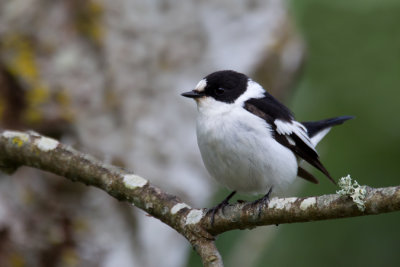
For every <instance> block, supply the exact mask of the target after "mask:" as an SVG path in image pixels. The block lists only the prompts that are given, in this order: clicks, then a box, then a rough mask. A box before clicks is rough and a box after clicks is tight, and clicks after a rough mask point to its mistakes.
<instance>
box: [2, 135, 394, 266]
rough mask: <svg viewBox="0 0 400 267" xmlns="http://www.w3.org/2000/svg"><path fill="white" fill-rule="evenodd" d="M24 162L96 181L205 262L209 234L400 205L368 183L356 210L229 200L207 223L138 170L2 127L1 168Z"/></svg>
mask: <svg viewBox="0 0 400 267" xmlns="http://www.w3.org/2000/svg"><path fill="white" fill-rule="evenodd" d="M23 165H26V166H31V167H35V168H38V169H41V170H45V171H49V172H52V173H54V174H58V175H61V176H64V177H66V178H68V179H70V180H71V181H77V182H81V183H84V184H86V185H92V186H96V187H98V188H101V189H102V190H104V191H106V192H107V193H108V194H110V195H111V196H113V197H115V198H116V199H118V200H123V201H127V202H129V203H132V204H134V205H135V206H136V207H138V208H140V209H142V210H144V211H146V212H147V213H149V214H150V215H152V216H153V217H155V218H157V219H159V220H161V221H162V222H164V223H166V224H167V225H169V226H170V227H172V228H173V229H175V230H176V231H177V232H178V233H180V234H182V235H183V236H184V237H185V238H186V239H187V240H188V241H189V242H190V243H191V245H192V246H193V248H194V249H195V250H196V251H197V253H198V254H199V255H200V257H201V258H202V261H203V264H204V266H223V263H222V259H221V256H220V254H219V252H218V250H217V248H216V246H215V243H214V239H215V236H216V235H218V234H220V233H223V232H226V231H229V230H233V229H246V228H254V227H256V226H261V225H271V224H283V223H294V222H307V221H316V220H327V219H335V218H345V217H353V216H362V215H370V214H379V213H384V212H391V211H398V210H400V186H397V187H387V188H378V189H373V188H367V194H366V198H365V207H366V208H365V210H364V211H360V210H359V209H358V208H357V206H356V205H355V203H354V202H353V201H352V200H351V198H347V197H341V196H339V195H337V194H335V195H324V196H318V197H308V198H273V199H271V201H270V202H269V203H268V205H267V206H262V204H261V203H260V204H257V205H253V204H250V203H236V204H231V205H229V206H227V207H226V208H225V209H224V212H221V211H219V212H218V213H217V214H216V215H215V221H214V225H211V218H210V214H207V213H206V209H194V208H192V207H190V206H189V205H187V204H186V203H184V202H183V201H181V200H180V199H179V198H178V197H176V196H173V195H170V194H168V193H166V192H163V191H162V190H161V189H159V188H158V187H156V186H154V185H152V184H151V183H150V182H149V181H148V180H146V179H144V178H142V177H140V176H138V175H135V174H133V173H130V172H128V171H126V170H124V169H121V168H118V167H115V166H111V165H107V164H104V163H102V162H100V161H99V160H97V159H95V158H93V157H91V156H89V155H87V154H84V153H81V152H78V151H76V150H75V149H73V148H71V147H69V146H66V145H63V144H61V143H59V142H58V141H56V140H54V139H51V138H48V137H44V136H41V135H39V134H37V133H33V132H26V133H23V132H15V131H5V132H3V133H1V134H0V168H1V169H3V170H5V171H8V172H10V171H12V170H15V169H16V168H18V167H19V166H23ZM260 210H261V212H259V211H260Z"/></svg>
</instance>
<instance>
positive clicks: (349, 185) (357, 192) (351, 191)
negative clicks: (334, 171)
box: [336, 175, 367, 211]
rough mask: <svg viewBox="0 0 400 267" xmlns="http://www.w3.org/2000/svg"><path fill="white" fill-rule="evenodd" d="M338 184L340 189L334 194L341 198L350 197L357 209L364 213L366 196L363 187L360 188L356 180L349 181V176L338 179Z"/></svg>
mask: <svg viewBox="0 0 400 267" xmlns="http://www.w3.org/2000/svg"><path fill="white" fill-rule="evenodd" d="M338 184H339V187H340V188H341V189H340V190H339V191H337V192H336V193H337V194H339V195H341V196H350V197H351V198H352V199H353V202H354V203H356V205H357V207H358V209H359V210H360V211H364V210H365V196H366V194H367V190H366V189H365V186H360V185H359V184H358V182H357V181H356V180H352V179H351V177H350V175H347V176H346V177H342V178H340V180H339V183H338Z"/></svg>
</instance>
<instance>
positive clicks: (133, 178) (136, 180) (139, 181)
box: [123, 174, 148, 189]
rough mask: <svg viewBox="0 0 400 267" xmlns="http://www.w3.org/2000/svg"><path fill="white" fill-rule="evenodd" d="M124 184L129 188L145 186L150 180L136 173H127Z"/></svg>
mask: <svg viewBox="0 0 400 267" xmlns="http://www.w3.org/2000/svg"><path fill="white" fill-rule="evenodd" d="M123 183H124V185H125V186H126V187H127V188H129V189H135V188H136V187H143V186H145V185H146V184H147V183H148V181H147V180H146V179H144V178H142V177H140V176H138V175H135V174H125V175H124V177H123Z"/></svg>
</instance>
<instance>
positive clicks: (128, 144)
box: [0, 0, 303, 267]
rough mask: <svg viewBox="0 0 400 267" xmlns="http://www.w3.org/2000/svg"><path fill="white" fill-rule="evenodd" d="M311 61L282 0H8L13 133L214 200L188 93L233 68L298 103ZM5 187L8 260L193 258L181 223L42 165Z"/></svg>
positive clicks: (5, 74)
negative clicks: (31, 133)
mask: <svg viewBox="0 0 400 267" xmlns="http://www.w3.org/2000/svg"><path fill="white" fill-rule="evenodd" d="M276 33H279V34H276ZM302 56H303V48H302V44H301V42H300V41H299V39H298V38H297V37H296V35H295V34H294V31H293V30H292V28H291V24H290V20H289V18H288V14H287V11H286V7H285V6H284V5H283V3H282V2H281V1H278V0H270V1H261V0H255V1H249V2H243V3H239V2H235V3H232V2H231V1H220V2H219V3H213V2H212V1H202V2H201V3H199V2H196V1H194V0H192V1H185V2H183V3H180V4H179V5H174V4H173V2H172V1H161V0H160V1H148V2H146V1H145V2H143V1H132V0H116V1H105V0H103V1H100V0H99V1H94V0H87V1H78V0H72V1H71V0H59V1H46V0H34V1H25V0H13V1H1V2H0V121H1V124H0V127H1V128H3V129H4V128H11V129H33V130H35V131H38V132H40V133H42V134H45V135H50V136H52V137H56V138H58V139H61V140H62V141H63V142H64V143H68V144H73V145H74V146H76V147H80V149H81V150H84V151H89V152H90V153H92V154H95V155H96V156H98V157H100V158H102V159H104V160H106V161H109V162H111V163H114V164H116V165H119V166H122V167H125V168H128V169H131V170H134V171H135V172H136V173H139V174H142V175H144V176H146V177H151V178H152V179H154V180H152V182H153V183H155V184H159V185H162V186H163V187H164V188H166V190H167V191H169V192H172V193H174V194H177V195H179V196H180V197H181V198H182V199H185V200H186V201H187V202H189V203H190V204H192V205H194V206H199V205H203V206H204V205H205V203H206V202H207V201H208V200H209V198H210V197H211V196H212V194H213V193H214V191H215V188H214V186H213V185H212V184H210V183H209V179H208V178H206V177H207V176H208V174H206V172H205V171H204V168H203V166H202V163H201V159H200V157H199V153H198V151H197V145H196V143H195V133H194V127H193V126H194V122H193V120H194V112H195V111H194V109H193V108H189V107H188V105H189V104H187V103H186V102H185V101H183V100H180V98H179V92H182V91H184V90H186V89H188V88H189V89H190V88H192V87H193V86H194V85H195V84H196V83H197V81H198V80H200V79H201V78H202V77H203V76H205V75H206V74H208V73H209V72H212V71H215V70H217V69H226V68H230V69H236V70H238V71H243V72H247V73H252V72H253V73H256V76H257V79H259V80H260V81H261V82H264V81H265V85H268V87H270V88H271V90H273V88H277V89H276V90H277V91H274V90H273V92H274V93H276V94H277V95H279V96H281V97H284V96H285V95H287V93H281V92H287V90H289V89H290V88H291V82H292V81H293V79H294V78H295V77H296V73H297V71H298V69H299V67H300V65H301V59H302ZM283 78H284V79H283ZM154 166H157V168H154ZM182 177H185V179H186V180H185V181H181V180H179V179H180V178H182ZM0 183H1V185H0V214H1V216H0V266H89V267H90V266H159V259H161V258H163V259H165V262H163V266H182V265H183V264H184V263H185V261H186V258H187V254H188V253H187V252H188V251H187V244H186V243H185V241H184V240H182V239H180V238H178V237H177V236H176V234H175V232H174V231H172V230H170V229H166V227H164V226H162V225H161V224H160V223H159V222H158V221H156V220H154V219H152V218H149V217H145V216H136V214H137V212H136V211H135V212H134V211H132V210H131V209H130V208H129V207H127V206H126V205H125V204H121V203H118V202H116V201H115V200H112V199H110V198H109V197H107V196H105V195H104V194H103V193H101V192H99V191H98V190H96V189H90V188H87V187H84V186H81V185H77V184H71V183H70V182H67V181H65V180H64V179H54V177H53V175H52V174H48V173H44V172H40V171H37V170H33V169H30V168H23V169H20V170H19V171H18V172H17V173H15V174H14V175H13V176H12V177H11V178H10V177H5V176H2V177H1V179H0ZM76 207H79V209H76ZM166 242H168V244H169V249H168V251H166V250H165V245H164V244H165V243H166ZM135 264H136V265H135Z"/></svg>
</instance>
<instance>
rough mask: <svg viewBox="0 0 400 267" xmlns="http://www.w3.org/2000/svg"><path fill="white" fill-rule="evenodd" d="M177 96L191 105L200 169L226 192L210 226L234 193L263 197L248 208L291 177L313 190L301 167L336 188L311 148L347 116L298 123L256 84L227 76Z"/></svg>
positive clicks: (223, 73) (277, 190) (239, 75)
mask: <svg viewBox="0 0 400 267" xmlns="http://www.w3.org/2000/svg"><path fill="white" fill-rule="evenodd" d="M181 95H182V96H184V97H187V98H192V99H194V100H195V102H196V104H197V111H198V112H197V119H196V134H197V143H198V147H199V150H200V153H201V157H202V160H203V162H204V165H205V167H206V169H207V170H208V172H209V174H210V175H211V176H212V177H213V178H214V179H215V180H216V181H217V182H219V183H220V184H222V185H223V186H225V187H226V188H228V189H230V190H232V192H231V193H230V194H229V195H228V196H227V197H226V198H225V199H224V200H223V201H222V202H221V203H219V204H218V205H216V206H215V207H214V208H211V209H209V211H208V212H211V213H212V218H211V220H212V224H213V222H214V216H215V213H216V212H217V211H218V210H220V209H222V212H223V208H224V207H225V206H226V205H228V204H229V200H230V199H231V198H232V197H233V196H234V195H235V194H236V193H241V194H252V195H254V194H255V195H261V194H263V195H264V196H263V197H261V198H260V199H258V200H256V201H255V202H254V203H259V202H262V203H267V202H268V201H269V197H270V194H271V192H272V190H273V191H274V194H275V193H277V194H279V193H282V192H285V190H287V188H288V187H289V185H290V184H291V183H292V182H293V181H294V180H295V178H296V177H300V178H304V179H305V180H307V181H309V182H312V183H315V184H317V183H318V180H317V179H316V178H315V176H314V175H313V174H311V173H310V172H308V171H307V170H306V169H304V168H303V167H302V165H301V163H302V162H303V161H305V162H307V163H309V164H310V165H312V166H313V167H315V168H316V169H318V170H319V171H320V172H322V173H323V174H324V175H325V176H326V177H327V178H328V179H329V180H330V181H331V182H333V183H334V184H336V183H335V181H334V179H333V178H332V176H331V175H330V174H329V172H328V170H327V169H326V168H325V167H324V165H323V164H322V163H321V161H320V159H319V155H318V153H317V151H316V149H315V147H316V145H317V144H318V143H319V141H321V139H322V138H323V137H324V136H325V135H326V134H327V133H328V132H329V130H330V129H331V127H332V126H335V125H339V124H342V123H343V122H345V121H347V120H349V119H352V118H353V116H339V117H333V118H329V119H324V120H319V121H309V122H298V121H296V119H295V117H294V115H293V113H292V112H291V111H290V110H289V108H287V107H286V106H285V105H283V104H282V103H281V102H279V101H278V100H277V99H276V98H274V97H273V96H272V95H271V94H269V93H268V92H267V91H266V90H265V89H264V88H263V87H262V86H261V85H260V84H258V83H257V82H255V81H253V80H252V79H251V78H249V77H248V76H247V75H245V74H243V73H239V72H236V71H233V70H221V71H216V72H213V73H211V74H209V75H207V76H206V77H204V78H203V79H201V80H200V81H199V82H198V84H197V85H196V87H195V88H194V89H193V90H191V91H188V92H185V93H182V94H181Z"/></svg>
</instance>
